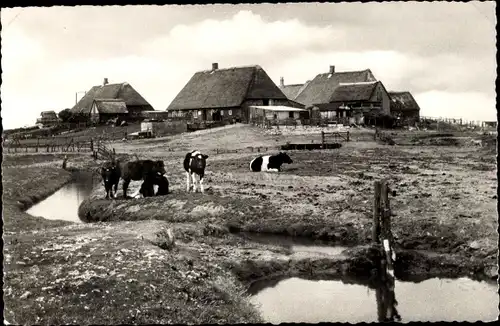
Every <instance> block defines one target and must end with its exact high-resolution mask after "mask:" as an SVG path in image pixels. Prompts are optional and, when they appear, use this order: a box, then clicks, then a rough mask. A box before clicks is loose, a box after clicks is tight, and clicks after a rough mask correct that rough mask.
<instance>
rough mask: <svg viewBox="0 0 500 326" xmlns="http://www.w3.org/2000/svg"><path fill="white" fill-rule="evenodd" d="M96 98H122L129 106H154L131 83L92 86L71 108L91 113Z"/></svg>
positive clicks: (75, 111)
mask: <svg viewBox="0 0 500 326" xmlns="http://www.w3.org/2000/svg"><path fill="white" fill-rule="evenodd" d="M94 99H108V100H109V99H120V100H122V101H124V102H125V104H126V105H127V106H147V107H149V108H147V109H148V110H153V107H151V105H150V104H149V103H148V102H147V101H146V100H145V99H144V98H143V97H142V96H141V94H139V93H138V92H137V91H136V90H135V89H134V88H133V87H132V86H130V84H129V83H120V84H107V85H101V86H94V87H92V88H91V89H90V90H89V91H88V92H87V93H86V94H85V95H84V96H83V97H82V98H81V99H80V101H79V102H78V103H77V104H76V105H75V106H74V107H73V108H72V109H71V112H73V113H87V114H88V113H90V110H91V108H92V103H93V102H94Z"/></svg>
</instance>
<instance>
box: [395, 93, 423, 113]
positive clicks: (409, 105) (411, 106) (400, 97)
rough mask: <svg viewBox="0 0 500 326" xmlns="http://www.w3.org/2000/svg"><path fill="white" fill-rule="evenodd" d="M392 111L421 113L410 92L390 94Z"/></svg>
mask: <svg viewBox="0 0 500 326" xmlns="http://www.w3.org/2000/svg"><path fill="white" fill-rule="evenodd" d="M389 96H390V97H391V99H392V100H391V111H420V107H419V106H418V103H417V101H415V99H414V98H413V95H411V93H410V92H389Z"/></svg>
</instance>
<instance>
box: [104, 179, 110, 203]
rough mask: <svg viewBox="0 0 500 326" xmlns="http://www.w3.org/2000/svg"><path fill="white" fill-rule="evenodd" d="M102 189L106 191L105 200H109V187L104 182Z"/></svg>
mask: <svg viewBox="0 0 500 326" xmlns="http://www.w3.org/2000/svg"><path fill="white" fill-rule="evenodd" d="M104 189H105V190H106V197H105V198H106V199H109V185H108V183H107V182H106V181H104Z"/></svg>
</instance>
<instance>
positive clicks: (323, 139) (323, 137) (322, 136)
mask: <svg viewBox="0 0 500 326" xmlns="http://www.w3.org/2000/svg"><path fill="white" fill-rule="evenodd" d="M321 148H322V149H324V148H325V132H324V131H323V130H321Z"/></svg>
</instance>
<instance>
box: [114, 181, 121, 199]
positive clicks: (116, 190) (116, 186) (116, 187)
mask: <svg viewBox="0 0 500 326" xmlns="http://www.w3.org/2000/svg"><path fill="white" fill-rule="evenodd" d="M119 182H120V181H118V182H116V183H115V194H114V196H113V198H116V197H117V196H118V183H119Z"/></svg>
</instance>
